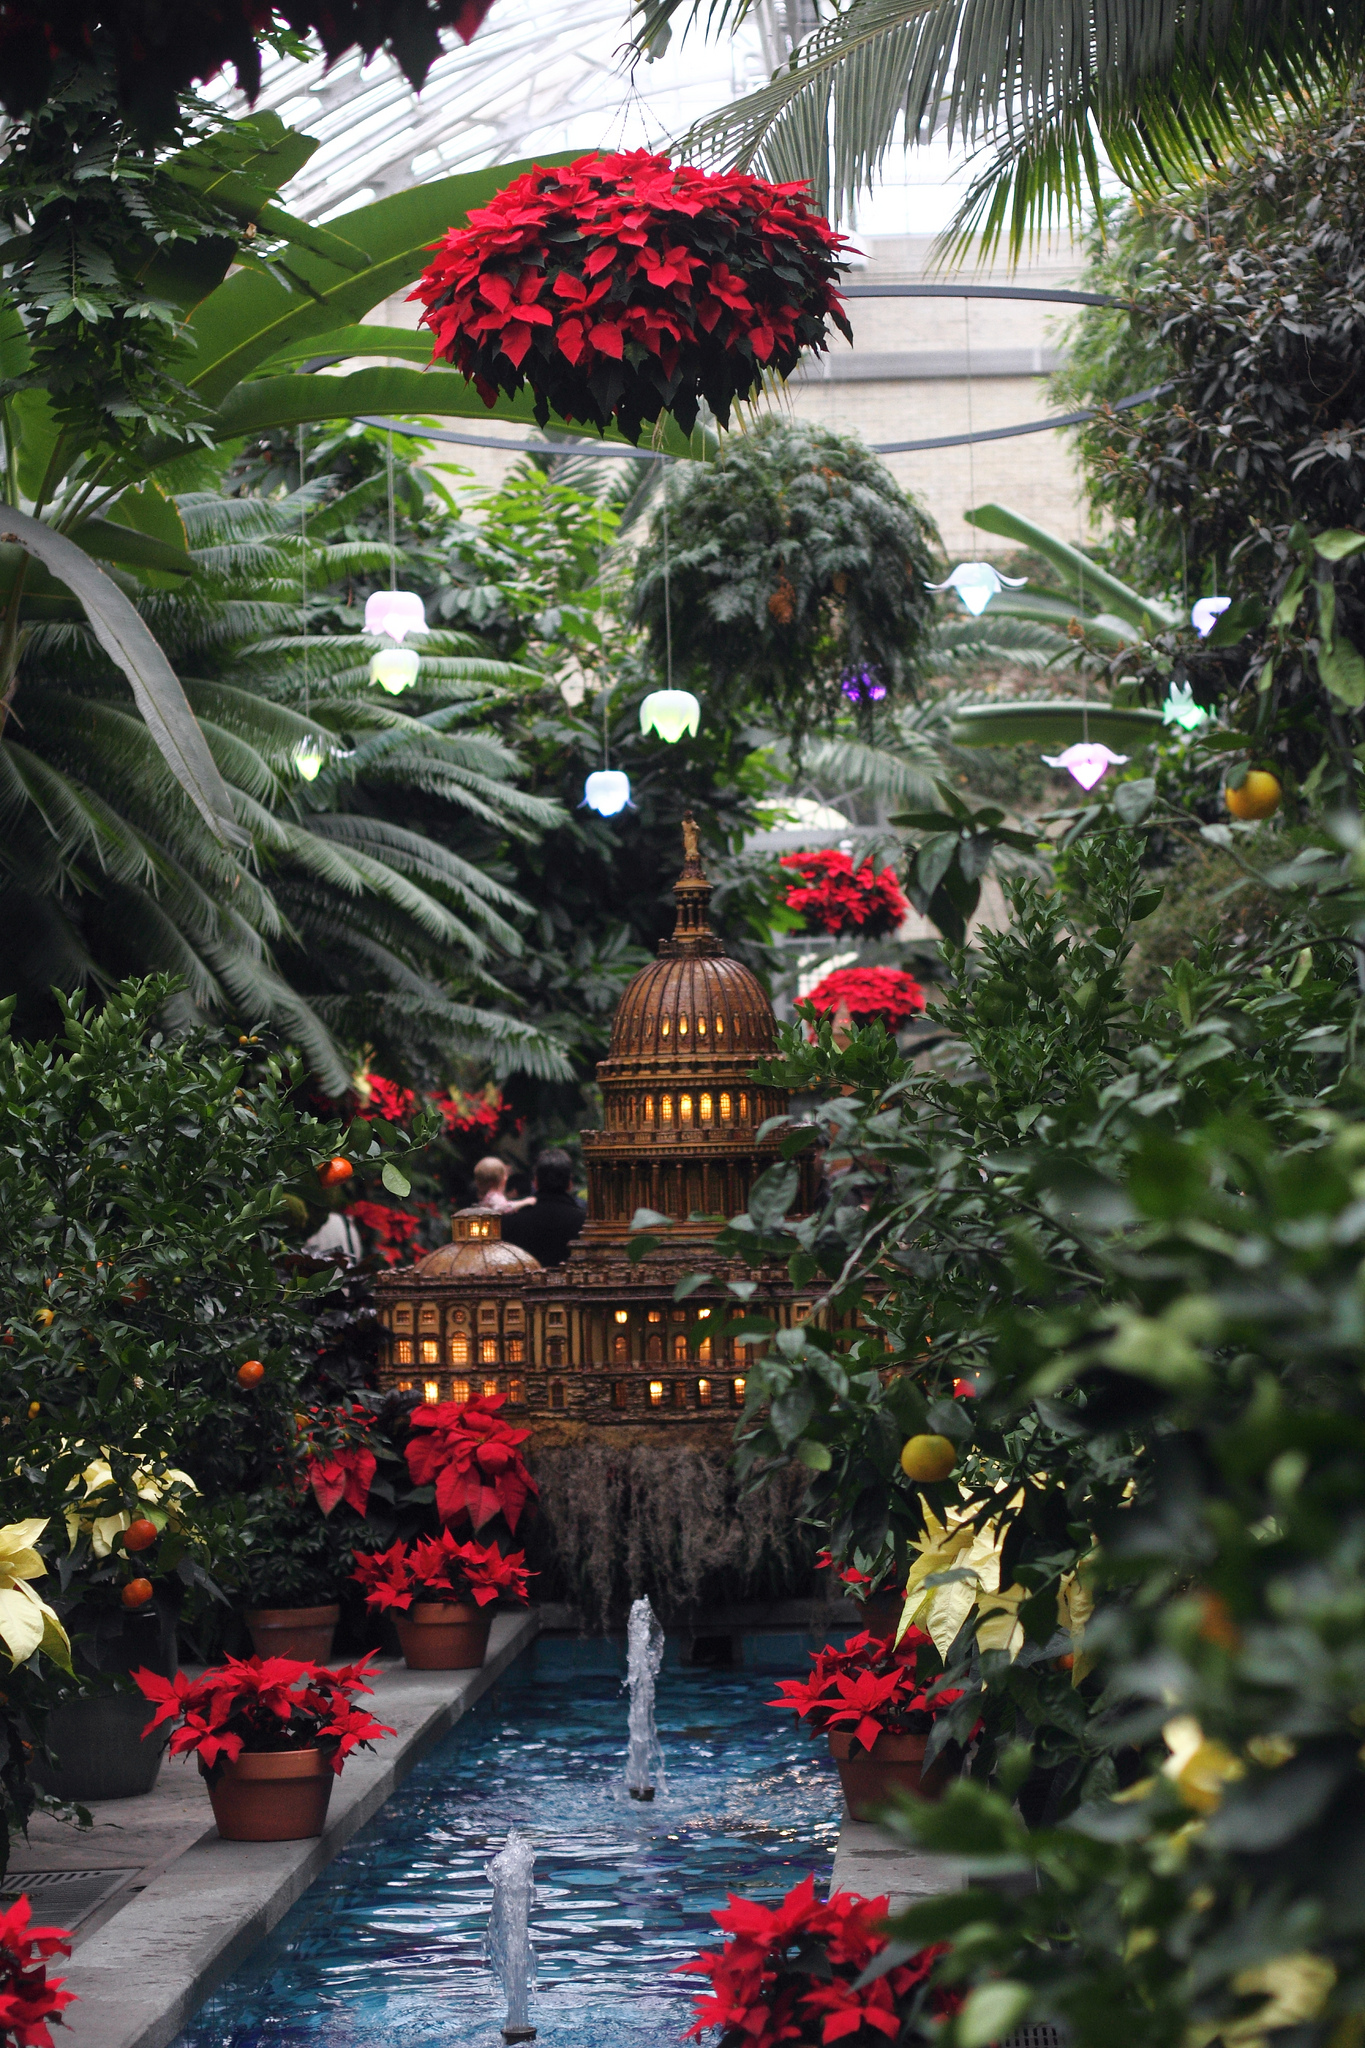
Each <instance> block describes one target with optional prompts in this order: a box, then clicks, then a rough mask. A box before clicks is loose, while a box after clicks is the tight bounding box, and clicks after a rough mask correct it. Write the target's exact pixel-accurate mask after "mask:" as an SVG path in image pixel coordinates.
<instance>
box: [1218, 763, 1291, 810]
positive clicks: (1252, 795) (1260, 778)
mask: <svg viewBox="0 0 1365 2048" xmlns="http://www.w3.org/2000/svg"><path fill="white" fill-rule="evenodd" d="M1283 795H1284V791H1283V790H1282V789H1281V788H1280V781H1279V777H1278V776H1277V775H1272V774H1270V772H1269V771H1268V770H1267V769H1265V768H1249V769H1248V770H1247V776H1246V780H1245V782H1244V783H1243V784H1242V786H1241V788H1240V789H1225V790H1224V791H1223V802H1224V803H1225V804H1226V805H1227V807H1228V809H1229V810H1230V811H1231V812H1232V815H1233V817H1234V818H1241V819H1242V821H1243V823H1245V824H1251V823H1252V822H1254V820H1255V819H1257V818H1268V817H1270V816H1271V815H1272V814H1273V813H1274V812H1275V811H1278V809H1279V808H1280V798H1281V797H1282V796H1283Z"/></svg>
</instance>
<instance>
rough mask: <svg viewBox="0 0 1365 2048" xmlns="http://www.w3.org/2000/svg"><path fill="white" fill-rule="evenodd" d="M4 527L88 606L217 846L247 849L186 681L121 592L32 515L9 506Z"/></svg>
mask: <svg viewBox="0 0 1365 2048" xmlns="http://www.w3.org/2000/svg"><path fill="white" fill-rule="evenodd" d="M0 526H3V527H4V529H5V531H4V532H3V534H0V540H6V541H17V542H18V543H19V545H20V546H21V547H24V548H27V549H28V551H29V553H30V554H33V555H36V556H37V558H38V560H39V561H40V562H42V563H44V564H45V566H46V567H47V568H48V569H50V570H51V571H52V573H53V575H54V576H57V577H59V578H60V579H61V581H62V582H63V583H64V584H65V585H66V586H67V588H68V590H71V591H73V592H74V593H75V595H76V596H77V597H78V598H79V599H80V601H81V603H82V605H84V607H85V614H86V617H87V618H88V619H89V621H90V625H91V629H92V631H93V632H94V635H95V638H96V639H97V640H98V641H99V643H100V646H101V647H102V648H103V649H104V651H105V653H106V654H107V655H108V656H109V659H110V660H111V661H112V662H114V663H115V664H116V665H117V667H118V668H120V669H121V670H122V672H123V674H124V675H125V676H126V677H127V678H128V681H129V684H130V685H131V687H132V692H133V697H134V699H135V701H136V703H137V708H138V710H139V711H140V712H141V713H142V716H143V719H144V721H145V722H146V725H147V729H148V731H149V732H150V733H151V735H152V738H153V739H154V740H155V741H156V744H157V747H158V748H159V749H160V752H161V755H162V758H163V759H164V760H165V762H166V765H167V767H168V768H169V769H170V771H171V773H172V775H174V777H175V779H176V781H177V782H178V783H179V784H180V786H181V788H182V789H183V790H184V791H185V794H186V795H187V796H188V797H189V799H190V802H191V803H192V804H193V805H194V807H195V809H196V810H197V811H198V812H199V815H200V816H201V817H202V819H203V820H204V823H205V824H206V825H207V826H208V828H209V830H210V832H212V834H213V836H214V838H215V839H217V840H219V841H220V842H222V843H223V844H233V845H238V846H244V845H245V844H246V843H247V840H246V834H245V833H244V832H243V831H242V829H241V827H240V826H239V825H238V824H237V821H236V819H235V818H234V816H233V813H232V802H231V799H230V797H229V796H228V793H227V790H226V788H225V786H224V784H223V778H222V776H221V775H220V774H219V773H218V768H217V765H216V763H215V762H214V758H213V756H212V754H211V753H210V752H209V748H208V741H207V740H206V739H205V738H204V735H203V733H202V732H201V731H200V729H199V723H198V721H197V719H196V718H195V716H194V713H193V712H192V711H191V710H190V707H189V704H188V702H187V701H186V697H185V692H184V690H183V689H182V688H181V686H180V682H179V678H178V677H177V676H176V674H175V671H174V670H173V669H172V667H171V665H170V663H169V662H168V661H167V659H166V657H165V655H164V654H163V653H162V651H161V649H160V647H159V646H158V645H157V643H156V641H155V640H154V639H153V638H152V635H151V634H150V633H149V632H148V630H147V628H146V626H145V625H144V624H143V622H142V620H141V619H140V618H139V617H138V615H137V613H136V612H135V611H134V609H133V607H132V605H131V604H130V603H129V602H128V599H127V598H126V597H125V596H124V594H123V592H122V591H121V590H120V589H119V587H118V585H117V584H116V583H114V582H111V580H110V579H109V577H107V576H106V575H105V574H104V571H103V570H102V569H99V568H97V567H96V566H95V564H94V562H93V561H92V560H91V559H90V557H89V555H87V554H86V552H85V550H84V549H83V548H80V547H77V545H76V543H75V541H73V540H69V539H68V538H67V536H66V535H65V534H63V533H56V532H54V530H53V529H52V527H50V526H44V524H43V523H42V521H41V520H40V519H31V518H30V517H29V515H28V513H27V512H20V511H18V510H17V509H16V508H15V507H14V506H12V505H7V506H5V507H4V508H3V512H2V513H0Z"/></svg>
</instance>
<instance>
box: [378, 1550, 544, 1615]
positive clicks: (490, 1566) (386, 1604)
mask: <svg viewBox="0 0 1365 2048" xmlns="http://www.w3.org/2000/svg"><path fill="white" fill-rule="evenodd" d="M355 1565H356V1568H355V1570H354V1571H353V1572H352V1573H351V1577H352V1578H353V1579H354V1580H355V1581H356V1582H357V1584H358V1585H360V1586H362V1587H363V1588H364V1591H365V1605H366V1606H367V1607H373V1608H374V1609H375V1611H376V1612H377V1613H383V1612H384V1611H385V1610H386V1609H388V1608H394V1607H396V1608H398V1609H399V1610H400V1611H405V1610H406V1609H407V1608H409V1607H411V1605H412V1603H413V1601H414V1600H472V1601H473V1602H474V1604H475V1605H476V1606H477V1607H487V1606H488V1605H489V1603H490V1601H493V1600H496V1599H497V1597H498V1595H499V1594H500V1593H508V1594H510V1595H511V1597H512V1598H513V1599H514V1600H520V1601H521V1602H522V1603H523V1605H524V1604H525V1601H526V1597H527V1593H526V1587H527V1581H528V1579H529V1578H530V1577H531V1574H530V1573H529V1572H528V1571H527V1569H526V1554H525V1552H524V1551H521V1550H514V1551H513V1552H512V1553H511V1555H510V1556H508V1557H504V1556H503V1554H502V1552H501V1551H500V1550H499V1549H498V1548H497V1546H496V1544H492V1543H490V1544H488V1545H486V1546H485V1545H484V1544H481V1543H457V1542H456V1541H455V1538H454V1537H453V1536H452V1535H451V1533H450V1531H449V1529H442V1531H441V1533H440V1535H439V1536H426V1537H419V1538H418V1540H417V1541H416V1542H415V1543H414V1544H413V1545H412V1546H411V1548H406V1547H405V1546H404V1544H403V1541H402V1538H401V1537H400V1538H399V1540H398V1542H397V1543H394V1544H391V1545H390V1546H389V1548H388V1549H387V1550H380V1551H377V1552H374V1553H373V1554H367V1553H366V1552H365V1551H362V1550H357V1551H356V1553H355Z"/></svg>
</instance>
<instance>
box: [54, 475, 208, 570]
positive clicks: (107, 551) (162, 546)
mask: <svg viewBox="0 0 1365 2048" xmlns="http://www.w3.org/2000/svg"><path fill="white" fill-rule="evenodd" d="M147 488H148V489H150V490H155V489H156V485H155V484H151V485H149V486H148V487H147ZM168 502H169V501H168ZM178 523H179V520H178V515H177V524H178ZM180 531H181V536H182V543H183V536H184V528H183V527H181V529H180ZM71 538H72V540H74V541H75V543H76V545H77V546H78V547H81V548H84V550H85V552H86V554H88V555H94V557H95V558H96V560H97V561H101V562H117V563H119V565H120V566H121V567H123V568H127V569H150V570H153V571H157V572H159V577H160V578H161V579H164V581H163V582H162V587H163V588H165V587H166V585H167V584H175V583H178V582H180V581H181V580H182V579H183V578H184V577H186V576H193V575H195V574H197V571H196V569H195V565H194V561H193V558H192V557H191V556H190V555H189V554H187V553H186V551H185V548H184V546H183V544H182V545H181V546H180V547H176V546H175V545H174V544H173V543H171V542H168V541H165V540H161V539H159V538H158V537H157V536H156V535H154V534H151V533H147V532H146V531H139V530H138V528H137V527H136V526H134V525H133V524H132V522H131V520H130V521H129V522H128V523H127V524H126V525H125V524H123V523H121V522H118V521H115V520H113V519H83V520H82V521H81V523H80V525H79V526H75V527H73V528H72V529H71Z"/></svg>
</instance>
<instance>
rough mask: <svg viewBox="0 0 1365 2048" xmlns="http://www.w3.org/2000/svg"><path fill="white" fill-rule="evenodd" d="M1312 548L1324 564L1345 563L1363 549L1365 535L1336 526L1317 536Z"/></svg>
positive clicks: (1346, 527)
mask: <svg viewBox="0 0 1365 2048" xmlns="http://www.w3.org/2000/svg"><path fill="white" fill-rule="evenodd" d="M1313 547H1314V550H1315V552H1316V553H1317V554H1319V555H1321V556H1322V559H1323V561H1324V562H1346V561H1349V560H1350V558H1351V556H1352V555H1358V554H1359V553H1360V551H1361V549H1362V548H1365V533H1354V532H1352V530H1351V528H1350V527H1349V526H1336V527H1333V529H1332V531H1331V532H1330V533H1320V534H1318V535H1317V536H1316V537H1315V539H1314V541H1313ZM1286 594H1287V593H1286Z"/></svg>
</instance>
